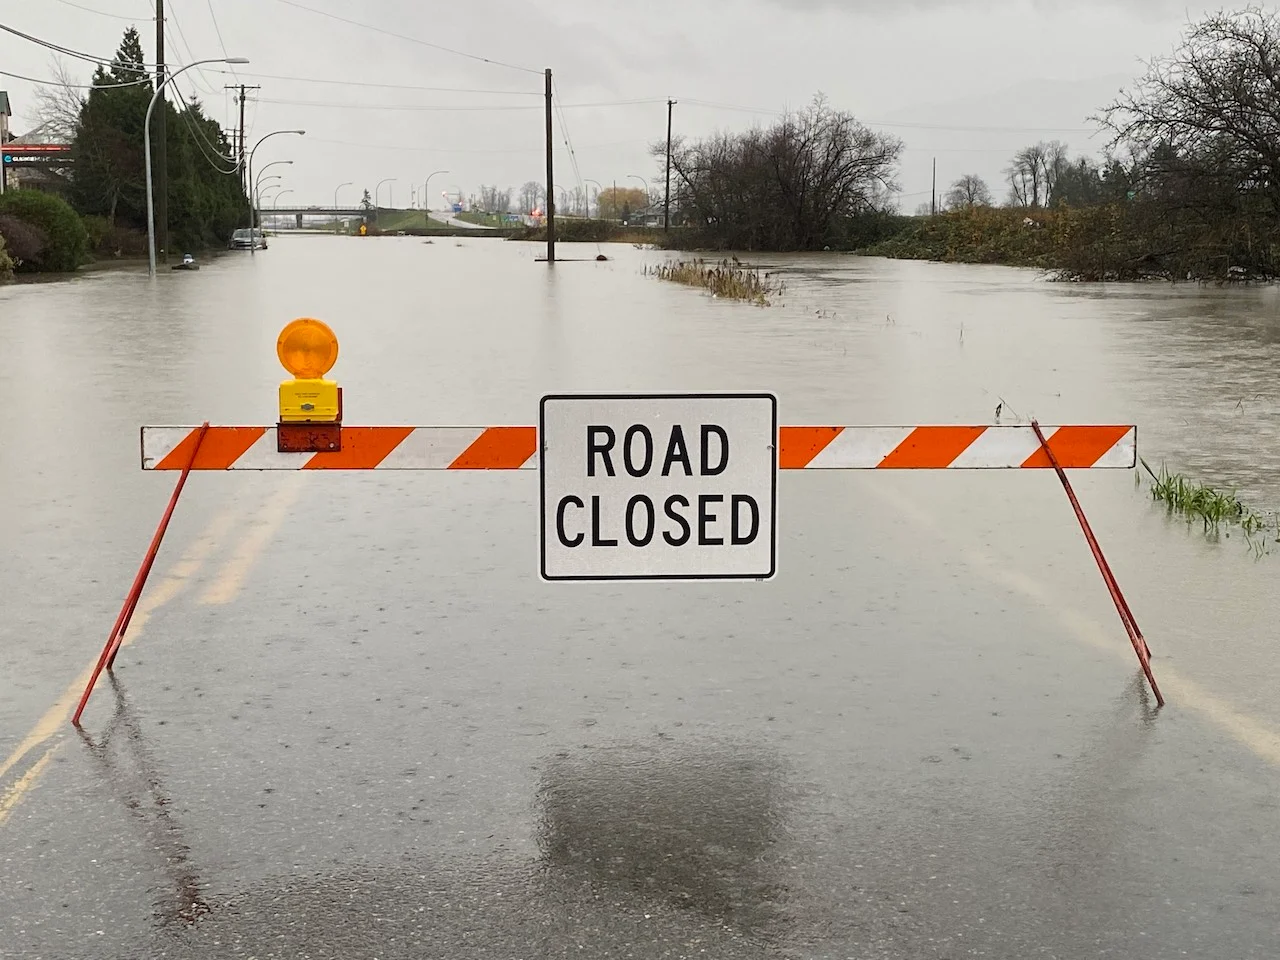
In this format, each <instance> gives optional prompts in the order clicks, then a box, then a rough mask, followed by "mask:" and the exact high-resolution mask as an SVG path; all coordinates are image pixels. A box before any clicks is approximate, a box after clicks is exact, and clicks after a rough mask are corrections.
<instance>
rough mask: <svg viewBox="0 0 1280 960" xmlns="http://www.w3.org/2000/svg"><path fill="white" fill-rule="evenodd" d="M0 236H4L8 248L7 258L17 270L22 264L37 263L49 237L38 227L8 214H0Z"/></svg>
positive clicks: (21, 267) (29, 268)
mask: <svg viewBox="0 0 1280 960" xmlns="http://www.w3.org/2000/svg"><path fill="white" fill-rule="evenodd" d="M0 237H3V238H4V242H5V246H6V247H7V248H8V250H9V258H10V260H12V261H13V262H12V264H11V266H12V267H14V268H16V269H18V270H22V269H23V265H24V264H27V263H31V264H36V263H39V262H40V255H41V254H42V253H44V249H45V247H46V246H48V243H49V238H48V237H46V236H45V235H44V231H43V230H41V229H40V228H39V227H33V226H32V225H31V224H29V223H27V222H26V221H25V220H19V219H18V218H17V217H14V216H10V215H9V214H0ZM27 269H28V270H32V269H35V268H34V267H28V268H27Z"/></svg>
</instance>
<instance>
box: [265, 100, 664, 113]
mask: <svg viewBox="0 0 1280 960" xmlns="http://www.w3.org/2000/svg"><path fill="white" fill-rule="evenodd" d="M261 101H262V102H263V103H282V104H289V105H292V106H297V107H336V108H342V109H349V110H427V111H436V110H442V111H446V112H461V113H471V112H476V113H484V112H489V111H511V110H541V109H543V108H542V107H541V106H537V105H533V104H530V105H528V106H526V105H523V104H477V105H476V106H470V107H464V106H447V105H443V104H414V103H409V104H394V103H343V102H340V101H337V100H291V99H285V98H268V97H262V98H261ZM665 102H666V101H664V100H602V101H600V102H598V103H562V104H558V107H559V108H561V109H564V110H578V109H584V108H594V107H630V106H636V105H638V104H651V103H665Z"/></svg>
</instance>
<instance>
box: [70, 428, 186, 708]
mask: <svg viewBox="0 0 1280 960" xmlns="http://www.w3.org/2000/svg"><path fill="white" fill-rule="evenodd" d="M208 430H209V421H208V420H206V421H205V422H204V423H203V424H202V425H201V427H200V432H199V433H197V434H196V439H195V443H194V444H192V447H191V456H190V457H189V458H188V460H187V463H186V465H185V466H184V467H183V468H182V474H181V475H180V476H179V477H178V484H177V486H175V487H174V488H173V496H171V497H170V498H169V505H168V506H167V507H166V508H165V511H164V516H163V517H161V518H160V526H158V527H157V528H156V532H155V535H154V536H153V537H152V538H151V545H150V546H149V547H148V548H147V555H146V557H145V558H144V559H143V561H142V566H141V567H139V568H138V575H137V576H136V577H134V578H133V586H131V587H130V588H129V593H128V595H127V596H126V597H125V600H124V606H122V607H121V608H120V615H119V616H118V617H116V622H115V625H114V626H113V627H112V628H111V633H110V634H109V635H108V637H107V642H106V645H105V646H104V647H103V648H102V654H101V656H99V657H98V662H97V664H96V665H95V666H94V668H93V675H92V676H91V677H90V678H89V684H88V686H86V687H85V688H84V693H82V694H81V695H80V702H79V704H77V705H76V712H75V713H74V714H73V715H72V717H71V722H72V723H73V724H75V725H76V726H77V727H78V726H80V714H82V713H84V706H85V704H86V703H88V702H89V695H90V694H91V693H93V687H94V684H96V683H97V682H98V677H99V676H100V675H101V674H102V671H103V668H110V667H111V666H112V665H113V664H114V663H115V659H116V653H117V652H118V651H119V649H120V644H121V643H122V642H123V641H124V632H125V630H126V629H127V628H128V626H129V621H130V620H131V619H133V611H134V610H136V609H137V607H138V598H139V597H140V596H142V588H143V587H144V586H146V583H147V577H148V575H149V574H150V573H151V567H152V566H153V565H154V564H155V562H156V554H158V553H159V552H160V542H161V541H162V540H163V539H164V534H165V531H166V530H168V529H169V521H170V520H171V519H172V518H173V510H174V507H176V506H177V505H178V497H179V496H180V495H181V494H182V488H183V487H184V486H186V483H187V477H188V475H189V474H190V473H191V467H192V466H193V465H194V464H195V462H196V455H197V454H198V453H199V452H200V444H201V443H202V442H203V441H204V437H205V434H206V433H207V432H208Z"/></svg>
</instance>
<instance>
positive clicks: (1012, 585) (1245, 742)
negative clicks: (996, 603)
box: [868, 484, 1280, 766]
mask: <svg viewBox="0 0 1280 960" xmlns="http://www.w3.org/2000/svg"><path fill="white" fill-rule="evenodd" d="M868 489H870V490H871V491H872V492H873V493H874V494H875V495H876V496H878V497H880V499H882V500H885V501H887V502H889V503H891V504H893V506H894V508H895V509H896V510H897V511H898V513H899V514H900V515H901V516H904V517H907V518H908V519H910V521H911V522H912V523H914V524H916V525H917V526H920V527H923V528H925V529H928V530H930V531H931V532H932V533H934V534H940V529H939V527H938V524H937V522H936V521H935V520H934V519H933V517H932V516H930V515H928V514H926V513H925V512H924V511H922V510H921V509H920V508H919V506H918V505H917V504H916V503H915V502H914V501H911V500H909V499H907V498H906V497H905V496H903V495H902V494H900V493H898V492H897V491H890V490H886V489H885V488H884V487H883V486H878V485H875V484H868ZM939 539H942V538H941V537H940V536H939ZM959 552H960V555H961V558H962V560H963V562H964V563H965V564H966V565H967V566H969V567H970V568H971V569H974V570H976V571H978V572H979V573H981V574H982V575H983V576H984V577H986V578H987V579H988V580H989V581H991V582H992V583H995V584H998V585H1000V586H1003V587H1005V588H1007V589H1009V590H1011V591H1013V592H1014V593H1020V594H1022V596H1024V597H1026V598H1027V599H1029V600H1033V601H1035V602H1036V603H1038V604H1040V605H1041V606H1043V607H1045V608H1046V609H1048V610H1050V611H1052V612H1053V613H1055V614H1056V615H1057V616H1058V619H1059V620H1060V621H1061V622H1062V623H1063V625H1064V626H1065V627H1066V628H1067V630H1068V632H1069V633H1071V634H1072V635H1073V636H1075V637H1076V639H1078V640H1080V641H1081V642H1083V643H1086V644H1088V645H1089V646H1091V647H1095V648H1096V649H1098V650H1103V651H1106V652H1108V653H1115V654H1118V655H1121V656H1123V655H1124V654H1125V652H1126V651H1128V650H1129V649H1130V647H1129V644H1128V643H1127V642H1122V638H1123V640H1125V641H1127V637H1124V631H1123V630H1121V629H1120V628H1119V627H1117V628H1116V630H1115V631H1110V630H1107V629H1106V628H1105V627H1103V626H1102V625H1101V624H1100V623H1098V621H1097V620H1094V619H1093V618H1091V617H1087V616H1085V615H1084V614H1082V613H1081V612H1080V611H1079V610H1077V609H1075V608H1074V607H1072V606H1070V605H1069V604H1064V603H1062V602H1061V601H1060V600H1058V599H1057V597H1055V596H1054V594H1053V592H1052V591H1051V590H1050V589H1049V588H1048V587H1046V586H1045V585H1044V584H1043V583H1041V582H1040V581H1038V580H1036V579H1035V578H1034V577H1030V576H1028V575H1027V574H1026V573H1023V572H1022V571H1020V570H1013V569H1009V568H1007V567H1001V566H1000V565H999V564H998V563H997V562H996V561H995V560H994V559H993V558H992V557H991V556H989V555H988V554H986V553H985V552H983V551H981V550H977V549H962V550H960V551H959ZM1155 672H1156V679H1157V680H1158V681H1159V683H1160V688H1161V690H1163V691H1164V693H1165V695H1166V696H1167V698H1168V699H1169V701H1170V703H1176V704H1177V705H1178V706H1182V707H1188V708H1190V709H1192V710H1195V711H1196V712H1197V713H1199V714H1201V715H1202V716H1203V717H1205V718H1206V719H1208V720H1209V721H1210V722H1212V723H1214V724H1216V725H1217V726H1219V727H1221V728H1222V729H1223V730H1224V731H1225V732H1226V733H1227V734H1228V735H1229V736H1231V737H1232V738H1233V739H1234V740H1235V741H1236V742H1237V743H1239V744H1241V745H1242V746H1244V747H1245V748H1246V749H1248V750H1249V751H1250V752H1252V753H1253V754H1254V755H1255V756H1257V757H1258V758H1259V759H1261V760H1264V761H1266V762H1267V763H1271V764H1275V765H1276V766H1280V732H1277V731H1276V730H1274V729H1272V728H1271V727H1270V726H1268V725H1267V724H1266V723H1264V722H1262V721H1261V720H1258V719H1257V718H1255V717H1252V716H1250V715H1249V714H1247V713H1245V712H1243V711H1241V710H1237V709H1236V708H1235V707H1234V706H1232V705H1231V704H1230V703H1228V702H1227V701H1225V700H1223V699H1222V698H1221V697H1218V696H1217V695H1215V694H1212V693H1210V692H1209V691H1207V690H1205V689H1204V687H1202V686H1200V685H1199V684H1198V683H1196V682H1195V681H1194V680H1191V679H1189V678H1187V677H1185V676H1183V675H1182V674H1181V673H1180V672H1179V670H1178V668H1177V667H1175V666H1173V665H1172V664H1171V663H1169V662H1168V661H1167V660H1156V661H1155Z"/></svg>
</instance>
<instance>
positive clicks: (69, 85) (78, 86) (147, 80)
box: [0, 70, 151, 90]
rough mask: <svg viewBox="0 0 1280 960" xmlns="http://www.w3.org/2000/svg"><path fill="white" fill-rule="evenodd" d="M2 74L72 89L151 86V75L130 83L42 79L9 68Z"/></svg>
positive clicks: (0, 73)
mask: <svg viewBox="0 0 1280 960" xmlns="http://www.w3.org/2000/svg"><path fill="white" fill-rule="evenodd" d="M0 76H5V77H13V78H14V79H15V80H27V81H29V82H31V83H38V84H40V85H42V86H46V87H67V88H69V89H71V90H111V89H114V88H116V87H137V86H141V85H142V84H144V83H145V84H146V85H147V86H151V78H150V77H146V78H144V79H142V80H130V81H129V82H128V83H63V82H62V81H61V80H41V79H39V78H38V77H24V76H23V75H22V74H20V73H10V72H9V71H8V70H0Z"/></svg>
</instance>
